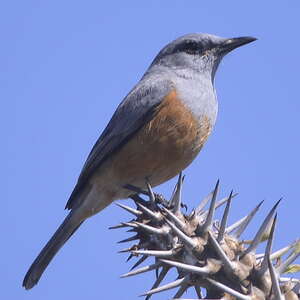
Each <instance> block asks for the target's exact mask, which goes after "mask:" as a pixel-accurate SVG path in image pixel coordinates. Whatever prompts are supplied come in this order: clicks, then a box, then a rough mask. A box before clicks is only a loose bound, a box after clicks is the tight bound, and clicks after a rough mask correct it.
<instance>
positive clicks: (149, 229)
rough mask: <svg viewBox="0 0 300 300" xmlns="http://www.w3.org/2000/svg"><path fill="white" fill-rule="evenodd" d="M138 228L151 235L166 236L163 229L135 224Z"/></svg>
mask: <svg viewBox="0 0 300 300" xmlns="http://www.w3.org/2000/svg"><path fill="white" fill-rule="evenodd" d="M135 223H136V224H137V226H138V227H140V228H142V229H144V230H145V231H147V232H149V233H152V234H158V235H165V234H167V231H166V230H165V229H164V228H155V227H153V226H150V225H146V224H143V223H139V222H135Z"/></svg>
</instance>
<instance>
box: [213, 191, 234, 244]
mask: <svg viewBox="0 0 300 300" xmlns="http://www.w3.org/2000/svg"><path fill="white" fill-rule="evenodd" d="M232 193H233V191H231V192H230V195H229V197H228V201H227V203H226V207H225V209H224V213H223V217H222V221H221V226H220V229H219V233H218V238H217V241H218V242H221V241H222V240H223V238H224V233H225V229H226V225H227V219H228V214H229V209H230V204H231V199H232Z"/></svg>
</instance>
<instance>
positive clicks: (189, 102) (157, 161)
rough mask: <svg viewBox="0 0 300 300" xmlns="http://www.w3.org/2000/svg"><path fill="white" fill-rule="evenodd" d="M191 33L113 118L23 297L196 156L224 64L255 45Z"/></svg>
mask: <svg viewBox="0 0 300 300" xmlns="http://www.w3.org/2000/svg"><path fill="white" fill-rule="evenodd" d="M255 40H256V38H254V37H250V36H244V37H236V38H223V37H219V36H216V35H211V34H205V33H191V34H186V35H184V36H181V37H179V38H177V39H175V40H174V41H172V42H170V43H169V44H167V45H166V46H165V47H163V48H162V50H161V51H160V52H159V53H158V54H157V56H156V57H155V58H154V60H153V62H152V63H151V64H150V66H149V68H148V69H147V70H146V72H145V74H144V75H143V76H142V78H141V79H140V81H139V82H138V83H137V84H136V85H135V86H134V87H133V89H132V90H131V91H130V92H129V93H128V94H127V96H126V97H125V98H124V99H123V101H122V102H121V103H120V104H119V106H118V107H117V109H116V111H115V112H114V114H113V116H112V118H111V120H110V121H109V123H108V125H107V126H106V128H105V129H104V131H103V132H102V134H101V135H100V137H99V139H98V140H97V141H96V143H95V145H94V146H93V148H92V150H91V152H90V154H89V155H88V157H87V160H86V162H85V164H84V165H83V168H82V171H81V173H80V175H79V177H78V180H77V183H76V185H75V187H74V189H73V192H72V193H71V195H70V198H69V200H68V201H67V204H66V209H68V210H70V212H69V214H68V215H67V216H66V218H65V219H64V221H63V223H62V224H61V225H60V227H59V228H58V229H57V231H56V232H55V233H54V235H53V236H52V237H51V239H50V240H49V242H48V243H47V244H46V246H45V247H44V248H43V249H42V251H41V252H40V254H39V255H38V256H37V258H36V259H35V260H34V262H33V263H32V265H31V266H30V268H29V270H28V272H27V274H26V275H25V277H24V280H23V286H24V287H25V289H31V288H32V287H33V286H34V285H36V284H37V282H38V281H39V279H40V277H41V276H42V274H43V272H44V271H45V269H46V268H47V266H48V264H49V263H50V261H51V260H52V259H53V257H54V256H55V255H56V253H57V252H58V251H59V249H60V248H61V247H62V246H63V245H64V244H65V242H66V241H67V240H68V239H69V238H70V237H71V236H72V234H73V233H74V232H75V231H76V230H77V229H78V228H79V226H80V225H81V224H82V223H83V222H84V221H85V220H86V219H88V218H89V217H91V216H93V215H95V214H96V213H98V212H100V211H101V210H103V209H104V208H105V207H107V206H108V205H109V204H111V203H112V202H113V201H115V200H119V199H124V198H127V197H129V196H131V194H132V193H133V192H132V191H130V190H128V189H126V188H124V186H126V185H133V186H136V187H139V188H141V189H143V188H145V187H146V186H147V182H148V183H149V184H151V186H153V187H155V186H157V185H160V184H161V183H163V182H166V181H167V180H169V179H171V178H173V177H175V176H176V175H177V174H179V173H180V172H181V171H182V170H184V169H185V168H186V167H187V166H188V165H189V164H190V163H191V162H192V161H193V160H194V158H195V157H196V156H197V154H198V153H199V151H200V150H201V148H202V147H203V145H204V144H205V142H206V140H207V138H208V136H209V135H210V133H211V132H212V129H213V127H214V125H215V122H216V117H217V112H218V103H217V97H216V91H215V88H214V79H215V74H216V71H217V68H218V66H219V64H220V62H221V60H222V58H223V57H224V56H225V55H226V54H227V53H229V52H230V51H232V50H234V49H235V48H238V47H240V46H243V45H246V44H248V43H251V42H253V41H255Z"/></svg>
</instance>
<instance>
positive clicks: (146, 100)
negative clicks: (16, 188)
mask: <svg viewBox="0 0 300 300" xmlns="http://www.w3.org/2000/svg"><path fill="white" fill-rule="evenodd" d="M173 89H174V88H173V85H172V83H171V82H170V81H168V80H164V81H162V80H161V81H159V82H157V81H153V80H152V81H151V83H149V82H147V81H145V82H140V84H138V85H137V86H136V87H135V88H134V89H133V90H132V91H131V92H130V93H129V94H128V95H127V96H126V97H125V98H124V100H123V101H122V102H121V103H120V105H119V106H118V108H117V110H116V111H115V113H114V115H113V116H112V118H111V120H110V121H109V123H108V125H107V126H106V128H105V130H104V131H103V132H102V134H101V136H100V137H99V139H98V140H97V142H96V143H95V145H94V147H93V148H92V150H91V152H90V154H89V155H88V158H87V160H86V162H85V164H84V166H83V168H82V171H81V173H80V176H79V178H78V181H77V183H76V186H75V188H74V190H73V192H72V194H71V196H70V198H69V200H68V202H67V205H66V208H68V209H72V207H73V206H74V202H75V199H76V198H77V196H78V195H79V194H80V193H81V191H83V190H84V187H85V185H86V183H87V182H88V179H89V178H90V176H91V175H92V174H93V173H94V172H95V171H96V170H97V169H98V168H99V167H100V166H101V164H102V163H103V162H104V161H105V160H106V159H107V158H108V157H109V156H110V155H112V154H113V153H114V152H116V151H118V150H119V149H120V148H121V147H122V146H123V145H124V144H126V143H127V142H128V141H129V140H130V138H131V137H132V136H133V135H134V134H135V133H136V132H137V131H138V130H139V129H140V128H141V127H142V126H143V125H145V124H146V123H147V122H149V121H150V120H151V119H152V118H153V117H154V115H155V113H156V112H157V109H156V108H157V107H158V105H159V104H160V103H161V101H162V100H163V99H164V97H165V96H167V95H168V94H169V93H170V92H171V91H172V90H173Z"/></svg>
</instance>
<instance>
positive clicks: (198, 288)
mask: <svg viewBox="0 0 300 300" xmlns="http://www.w3.org/2000/svg"><path fill="white" fill-rule="evenodd" d="M194 288H195V291H196V294H197V297H198V298H199V299H203V295H202V291H201V288H200V286H199V285H195V286H194Z"/></svg>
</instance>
